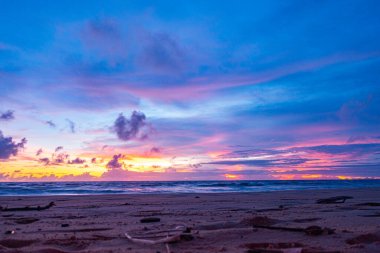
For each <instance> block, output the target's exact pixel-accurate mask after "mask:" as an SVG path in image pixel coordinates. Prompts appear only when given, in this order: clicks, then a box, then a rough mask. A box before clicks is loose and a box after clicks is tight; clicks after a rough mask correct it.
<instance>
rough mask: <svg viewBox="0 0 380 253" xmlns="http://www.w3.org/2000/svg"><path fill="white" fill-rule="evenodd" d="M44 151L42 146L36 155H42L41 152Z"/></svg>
mask: <svg viewBox="0 0 380 253" xmlns="http://www.w3.org/2000/svg"><path fill="white" fill-rule="evenodd" d="M42 152H43V150H42V148H40V149H39V150H37V152H36V156H39V155H41V154H42Z"/></svg>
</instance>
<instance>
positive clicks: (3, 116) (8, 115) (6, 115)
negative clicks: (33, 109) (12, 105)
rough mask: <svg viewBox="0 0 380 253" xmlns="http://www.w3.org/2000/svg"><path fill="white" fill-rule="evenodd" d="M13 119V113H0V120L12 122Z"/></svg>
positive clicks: (9, 111)
mask: <svg viewBox="0 0 380 253" xmlns="http://www.w3.org/2000/svg"><path fill="white" fill-rule="evenodd" d="M14 118H15V116H14V111H11V110H8V111H6V112H1V113H0V120H5V121H8V120H12V119H14Z"/></svg>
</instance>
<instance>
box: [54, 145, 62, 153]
mask: <svg viewBox="0 0 380 253" xmlns="http://www.w3.org/2000/svg"><path fill="white" fill-rule="evenodd" d="M62 149H63V147H62V146H58V147H56V148H55V150H54V151H55V152H58V151H61V150H62Z"/></svg>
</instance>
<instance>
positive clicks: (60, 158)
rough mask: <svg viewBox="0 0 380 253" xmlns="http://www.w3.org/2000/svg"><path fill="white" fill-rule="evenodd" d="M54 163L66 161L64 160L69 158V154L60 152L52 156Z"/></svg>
mask: <svg viewBox="0 0 380 253" xmlns="http://www.w3.org/2000/svg"><path fill="white" fill-rule="evenodd" d="M53 158H54V159H53V161H54V164H61V163H66V160H67V159H69V154H66V153H60V154H57V155H54V156H53Z"/></svg>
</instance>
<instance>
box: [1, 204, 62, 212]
mask: <svg viewBox="0 0 380 253" xmlns="http://www.w3.org/2000/svg"><path fill="white" fill-rule="evenodd" d="M53 206H55V203H54V202H50V203H49V204H47V205H46V206H35V207H30V206H25V207H14V208H7V207H2V206H0V212H17V211H42V210H47V209H49V208H51V207H53Z"/></svg>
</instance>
